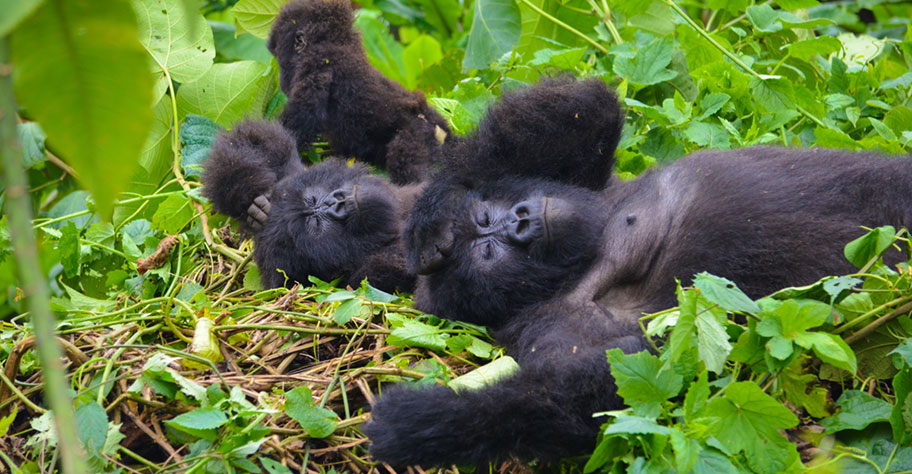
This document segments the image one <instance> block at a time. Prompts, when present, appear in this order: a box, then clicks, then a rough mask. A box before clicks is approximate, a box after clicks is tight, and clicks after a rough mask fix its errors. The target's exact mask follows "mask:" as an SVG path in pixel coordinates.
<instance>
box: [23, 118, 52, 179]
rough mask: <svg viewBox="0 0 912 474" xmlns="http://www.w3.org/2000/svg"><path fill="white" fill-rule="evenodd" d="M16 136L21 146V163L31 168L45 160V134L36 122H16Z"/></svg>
mask: <svg viewBox="0 0 912 474" xmlns="http://www.w3.org/2000/svg"><path fill="white" fill-rule="evenodd" d="M16 136H17V137H18V138H19V144H20V145H21V146H22V164H23V165H24V166H25V167H26V168H31V167H33V166H36V165H38V164H41V163H44V162H45V161H47V153H45V146H44V142H45V140H46V139H47V135H46V134H45V133H44V130H42V129H41V125H38V122H25V123H19V124H16Z"/></svg>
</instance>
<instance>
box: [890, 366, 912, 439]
mask: <svg viewBox="0 0 912 474" xmlns="http://www.w3.org/2000/svg"><path fill="white" fill-rule="evenodd" d="M893 391H894V393H895V394H896V403H895V404H894V405H893V408H892V409H891V410H890V426H891V428H892V429H893V440H894V441H896V442H897V443H900V444H906V443H908V442H909V440H910V439H912V423H910V421H909V416H908V413H909V409H910V407H912V400H910V396H912V368H910V367H909V366H908V365H904V366H903V367H902V368H901V369H900V370H899V372H897V373H896V375H895V376H894V377H893Z"/></svg>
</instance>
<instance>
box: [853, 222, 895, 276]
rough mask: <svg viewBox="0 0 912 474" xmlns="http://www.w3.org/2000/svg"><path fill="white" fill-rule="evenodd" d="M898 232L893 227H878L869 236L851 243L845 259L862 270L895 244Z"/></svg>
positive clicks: (866, 235)
mask: <svg viewBox="0 0 912 474" xmlns="http://www.w3.org/2000/svg"><path fill="white" fill-rule="evenodd" d="M895 236H896V230H895V229H894V228H893V227H892V226H883V227H878V228H876V229H874V230H872V231H870V232H868V233H867V234H865V235H863V236H861V237H859V238H857V239H855V240H853V241H851V242H849V243H848V244H847V245H846V246H845V252H844V253H845V257H846V259H847V260H848V261H850V262H852V265H855V266H856V267H858V268H861V267H863V266H865V265H867V263H868V262H869V261H870V260H871V259H873V258H874V257H876V256H878V255H880V254H881V253H883V252H884V251H885V250H887V249H888V248H889V247H890V245H892V244H893V237H895Z"/></svg>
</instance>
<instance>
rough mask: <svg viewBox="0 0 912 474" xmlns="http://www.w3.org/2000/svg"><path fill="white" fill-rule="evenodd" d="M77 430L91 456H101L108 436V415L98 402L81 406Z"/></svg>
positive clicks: (78, 409) (78, 410)
mask: <svg viewBox="0 0 912 474" xmlns="http://www.w3.org/2000/svg"><path fill="white" fill-rule="evenodd" d="M76 430H77V432H78V433H79V440H80V441H82V444H83V446H85V448H86V451H88V453H89V455H91V456H100V455H101V453H100V451H101V449H102V448H104V444H105V439H107V436H108V414H107V413H105V410H104V408H102V407H101V405H99V404H98V403H96V402H90V403H86V404H85V405H81V406H79V408H77V409H76Z"/></svg>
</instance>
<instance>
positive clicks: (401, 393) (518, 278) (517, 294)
mask: <svg viewBox="0 0 912 474" xmlns="http://www.w3.org/2000/svg"><path fill="white" fill-rule="evenodd" d="M441 190H442V191H444V192H449V193H456V195H459V196H461V198H459V199H456V198H454V197H453V196H449V197H445V198H444V197H440V196H436V199H438V200H446V201H448V202H452V201H454V200H457V201H459V202H461V203H462V204H461V205H460V207H459V208H458V209H457V210H456V211H455V212H453V213H451V214H450V217H451V219H452V221H451V224H450V228H451V231H452V232H451V233H452V241H451V242H448V244H447V245H448V246H450V247H451V252H450V255H449V257H448V258H447V259H446V261H445V262H444V264H443V265H440V266H439V267H438V268H437V269H436V271H433V272H432V273H430V274H429V275H427V276H422V277H420V278H419V287H418V290H417V291H416V298H417V301H416V306H417V307H419V308H420V309H422V310H425V311H428V312H431V313H434V314H437V315H439V316H442V317H446V318H450V319H458V320H462V321H467V322H472V323H478V324H486V325H489V326H491V327H492V328H493V329H494V335H495V337H497V339H498V341H499V342H501V343H502V344H504V345H505V346H506V347H507V348H508V349H509V350H510V351H511V353H512V355H513V356H514V357H515V358H516V359H517V361H518V362H519V365H520V370H519V372H518V373H517V374H515V375H514V376H512V377H510V378H508V379H507V380H504V381H501V382H498V383H497V384H495V385H494V386H491V387H488V388H484V389H481V390H479V391H477V392H470V393H459V394H457V393H455V392H452V391H448V390H447V389H445V388H435V389H433V390H430V391H420V390H412V391H409V390H403V389H398V390H390V391H388V392H387V393H386V394H385V395H384V396H383V397H381V398H380V399H379V400H378V401H377V402H376V403H375V404H374V406H373V410H372V418H373V421H372V422H371V423H370V424H369V425H368V426H367V428H366V430H367V433H368V435H369V436H370V437H371V440H372V447H371V451H372V453H373V454H374V456H375V457H376V458H377V459H380V460H383V461H386V462H389V463H391V464H394V465H409V464H425V465H445V464H451V463H482V462H485V461H491V460H498V459H505V458H507V457H510V456H516V457H520V458H531V457H539V458H542V459H550V458H554V457H559V456H562V455H567V454H573V453H576V452H584V451H586V450H587V449H591V447H592V443H593V441H594V439H595V433H596V427H597V425H598V420H593V419H592V418H591V414H592V413H593V412H596V411H604V410H611V409H617V408H620V407H621V406H622V405H621V403H620V401H619V400H618V399H617V398H616V397H614V395H613V394H614V392H615V387H614V385H613V382H612V380H611V377H610V376H609V373H608V367H607V364H606V363H605V356H604V354H605V352H604V351H605V349H607V348H611V347H621V348H622V349H624V350H628V351H629V350H631V349H636V348H637V347H642V341H640V331H639V329H638V328H637V327H636V321H637V318H638V317H639V316H640V315H641V314H642V313H643V312H654V311H657V310H660V309H664V308H668V307H671V306H673V305H674V304H675V295H674V289H675V283H674V278H678V279H681V280H682V282H684V283H685V284H686V283H688V282H690V281H691V279H692V277H693V275H694V274H695V273H697V272H700V271H704V270H705V271H709V272H711V273H714V274H717V275H720V276H724V277H727V278H729V279H731V280H733V281H734V282H735V283H737V284H738V285H739V287H740V288H741V289H742V290H744V291H745V292H746V293H747V294H748V295H749V296H751V297H754V298H757V297H760V296H764V295H766V294H768V293H770V292H772V291H775V290H777V289H779V288H781V287H783V286H788V285H800V284H807V283H810V282H813V281H815V280H816V279H818V278H820V277H822V276H824V275H828V274H836V273H845V272H850V271H852V270H853V267H852V266H851V264H849V262H847V261H845V259H844V258H843V257H842V248H843V246H844V245H845V244H846V243H847V242H849V241H851V240H852V239H854V238H857V237H858V236H860V235H861V234H862V233H863V232H864V231H863V230H862V229H860V228H859V226H861V225H865V226H881V225H887V224H889V225H893V226H896V227H899V226H909V225H910V224H912V161H910V159H909V158H908V157H903V158H892V159H890V158H886V157H880V156H873V155H870V154H862V153H846V152H841V151H834V150H820V149H814V150H793V149H783V148H762V147H761V148H749V149H744V150H734V151H707V152H702V153H696V154H694V155H691V156H689V157H686V158H682V159H681V160H679V161H677V162H676V163H674V164H672V165H670V166H668V167H665V168H663V169H660V170H658V171H655V172H652V173H649V174H646V175H644V176H642V177H640V178H638V179H636V180H633V181H631V182H626V183H622V182H613V183H611V184H610V185H609V186H607V187H606V188H605V189H604V190H603V191H601V192H599V193H592V192H587V191H585V190H582V189H579V188H573V187H570V186H566V185H560V184H550V185H544V184H542V183H541V182H535V181H534V180H523V179H515V180H504V181H500V182H494V183H484V184H482V185H481V186H479V187H477V188H474V189H469V188H463V189H461V190H460V189H459V188H457V187H454V186H450V187H446V188H440V187H434V186H433V185H432V186H431V187H429V188H428V191H427V192H429V193H432V192H437V191H441ZM432 202H433V200H432V199H429V198H428V196H422V198H420V199H419V205H416V208H415V209H413V212H412V215H411V217H410V223H409V226H413V225H415V223H416V222H418V223H422V224H426V223H427V222H429V221H428V220H426V219H423V218H422V215H423V214H426V213H436V212H437V210H436V209H433V208H427V207H423V206H424V205H425V204H427V203H432ZM434 222H436V223H439V222H440V220H437V221H434ZM414 232H415V230H414V229H410V230H407V231H406V234H405V235H406V248H407V249H408V251H409V252H411V253H414V252H417V251H420V249H418V248H416V247H415V245H414V243H413V242H412V241H410V240H409V236H411V235H414ZM441 233H444V232H443V231H440V230H439V229H438V230H432V231H428V230H426V229H425V230H424V231H423V235H432V234H438V235H439V234H441ZM638 341H639V342H638ZM455 414H458V416H457V415H455Z"/></svg>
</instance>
